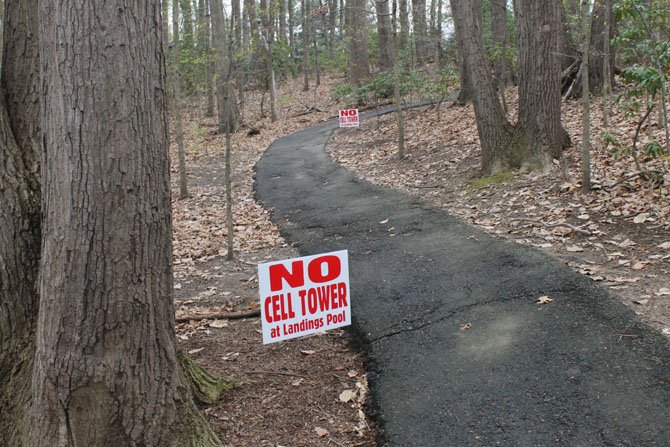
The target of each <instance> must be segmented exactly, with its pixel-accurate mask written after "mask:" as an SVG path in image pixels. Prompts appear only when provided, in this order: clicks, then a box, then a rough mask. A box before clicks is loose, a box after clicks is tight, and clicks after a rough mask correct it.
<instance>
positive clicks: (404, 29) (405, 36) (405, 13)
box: [398, 0, 409, 50]
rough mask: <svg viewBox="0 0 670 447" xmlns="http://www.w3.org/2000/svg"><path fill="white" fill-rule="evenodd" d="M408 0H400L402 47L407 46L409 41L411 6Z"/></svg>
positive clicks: (402, 48)
mask: <svg viewBox="0 0 670 447" xmlns="http://www.w3.org/2000/svg"><path fill="white" fill-rule="evenodd" d="M407 1H408V0H399V1H398V9H400V49H401V50H404V49H406V48H407V44H408V43H409V6H408V5H407Z"/></svg>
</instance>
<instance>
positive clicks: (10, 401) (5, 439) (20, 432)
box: [0, 0, 41, 447]
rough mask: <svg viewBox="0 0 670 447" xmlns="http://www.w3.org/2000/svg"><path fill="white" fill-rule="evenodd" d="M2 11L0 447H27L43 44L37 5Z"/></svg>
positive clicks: (10, 4)
mask: <svg viewBox="0 0 670 447" xmlns="http://www.w3.org/2000/svg"><path fill="white" fill-rule="evenodd" d="M5 6H6V7H5V16H4V27H3V29H4V32H5V40H4V42H5V46H4V51H3V55H2V75H1V78H2V81H1V82H2V87H1V88H0V204H1V206H0V408H1V409H2V410H0V445H2V446H3V447H15V446H16V447H22V446H27V445H28V443H27V442H26V436H27V429H28V427H29V423H28V417H27V411H28V406H27V404H28V402H29V398H30V377H31V376H30V375H31V371H32V364H33V362H32V359H33V353H34V349H35V342H34V333H35V328H36V324H37V311H38V301H39V300H38V295H37V288H36V286H37V270H38V265H39V256H40V244H41V242H40V182H39V172H38V171H39V159H40V152H39V150H38V148H39V135H40V131H39V42H38V41H37V1H36V0H29V1H17V0H9V1H7V2H6V5H5ZM8 114H9V115H8ZM10 116H11V118H10Z"/></svg>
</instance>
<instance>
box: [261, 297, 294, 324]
mask: <svg viewBox="0 0 670 447" xmlns="http://www.w3.org/2000/svg"><path fill="white" fill-rule="evenodd" d="M264 308H265V320H266V321H267V322H268V323H278V322H280V321H283V320H288V319H290V318H295V311H294V310H293V301H292V300H291V294H290V293H287V294H286V296H284V294H283V293H280V294H278V295H272V296H269V297H267V298H265V303H264Z"/></svg>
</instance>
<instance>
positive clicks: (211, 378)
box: [179, 352, 242, 405]
mask: <svg viewBox="0 0 670 447" xmlns="http://www.w3.org/2000/svg"><path fill="white" fill-rule="evenodd" d="M179 365H180V367H181V370H182V373H183V374H184V378H185V379H186V381H187V383H188V385H189V387H190V388H191V392H192V393H193V398H194V399H195V400H196V401H197V402H200V403H203V404H207V405H212V404H214V403H216V402H217V401H218V400H219V399H220V398H221V396H222V395H223V393H224V392H226V391H228V390H232V389H233V388H235V387H238V386H240V385H242V382H237V381H235V380H233V379H229V378H226V377H221V376H218V375H216V374H213V373H211V372H209V371H207V370H206V369H205V368H203V367H202V366H200V365H197V364H196V363H195V362H194V361H193V360H191V359H190V358H189V357H188V356H187V355H185V354H183V353H181V352H180V353H179Z"/></svg>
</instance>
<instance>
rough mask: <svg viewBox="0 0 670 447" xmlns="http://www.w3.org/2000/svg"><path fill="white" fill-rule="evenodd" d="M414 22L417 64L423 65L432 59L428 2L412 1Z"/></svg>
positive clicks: (423, 0)
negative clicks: (428, 24) (427, 30)
mask: <svg viewBox="0 0 670 447" xmlns="http://www.w3.org/2000/svg"><path fill="white" fill-rule="evenodd" d="M412 22H413V23H412V24H413V25H414V27H413V31H414V48H415V51H416V62H417V63H418V64H423V63H425V62H427V61H428V59H429V57H430V52H429V51H428V48H429V45H428V41H427V35H426V0H412Z"/></svg>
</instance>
